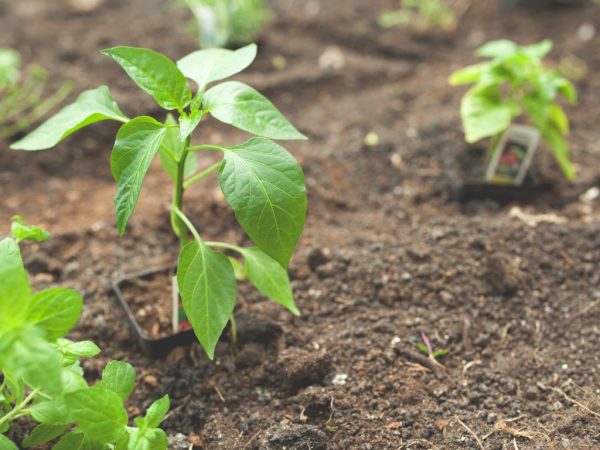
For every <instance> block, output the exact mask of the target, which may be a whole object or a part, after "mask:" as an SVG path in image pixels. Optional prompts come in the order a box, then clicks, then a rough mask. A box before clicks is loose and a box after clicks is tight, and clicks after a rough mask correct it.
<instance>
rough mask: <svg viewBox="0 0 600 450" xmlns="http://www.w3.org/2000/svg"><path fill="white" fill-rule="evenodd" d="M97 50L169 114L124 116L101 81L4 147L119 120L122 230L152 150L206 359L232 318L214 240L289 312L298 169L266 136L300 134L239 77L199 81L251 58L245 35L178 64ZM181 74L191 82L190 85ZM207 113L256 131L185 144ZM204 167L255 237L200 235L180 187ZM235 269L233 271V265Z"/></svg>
mask: <svg viewBox="0 0 600 450" xmlns="http://www.w3.org/2000/svg"><path fill="white" fill-rule="evenodd" d="M103 53H104V54H105V55H108V56H110V57H112V58H113V59H114V60H115V61H117V62H118V63H119V64H120V65H121V66H122V67H123V69H124V70H125V72H127V74H128V75H129V76H130V77H131V78H132V80H133V81H134V82H135V83H136V84H137V85H138V86H139V87H140V88H141V89H142V90H144V91H146V92H147V93H149V94H150V95H152V96H153V97H154V99H155V100H156V102H157V103H158V104H159V105H160V106H161V107H163V108H164V109H166V110H167V111H177V113H178V116H179V117H178V120H176V119H175V118H174V117H173V116H172V115H171V114H167V117H166V120H165V121H164V122H163V123H161V122H159V121H157V120H156V119H154V118H152V117H148V116H140V117H136V118H134V119H129V118H128V117H126V116H125V115H123V113H122V112H121V110H120V109H119V107H118V106H117V104H116V102H115V101H114V100H113V98H112V96H111V94H110V92H109V90H108V88H107V87H105V86H101V87H99V88H97V89H92V90H89V91H86V92H84V93H82V94H81V95H80V97H79V98H78V100H77V101H76V102H75V103H74V104H72V105H69V106H67V107H66V108H64V109H63V110H62V111H60V112H59V113H58V114H57V115H56V116H54V117H52V118H51V119H49V120H48V121H47V122H46V123H44V124H42V125H41V126H40V127H39V128H38V129H37V130H35V131H33V132H32V133H31V134H29V135H28V136H26V137H25V138H23V139H22V140H21V141H19V142H16V143H15V144H13V145H12V148H14V149H19V150H42V149H47V148H50V147H52V146H54V145H55V144H57V143H58V142H60V141H61V140H63V139H64V138H66V137H67V136H69V135H70V134H72V133H73V132H75V131H76V130H78V129H80V128H82V127H84V126H86V125H89V124H91V123H94V122H98V121H101V120H116V121H119V122H123V125H122V126H121V128H120V129H119V131H118V133H117V136H116V141H115V145H114V148H113V151H112V155H111V158H110V165H111V170H112V173H113V175H114V178H115V180H116V183H117V193H116V196H115V200H114V203H115V209H116V220H117V227H118V230H119V233H120V234H123V233H124V231H125V228H126V226H127V223H128V221H129V218H130V217H131V214H132V213H133V210H134V208H135V206H136V203H137V200H138V197H139V195H140V190H141V187H142V181H143V179H144V176H145V174H146V172H147V171H148V168H149V167H150V164H151V163H152V160H153V159H154V157H155V156H156V155H157V154H158V155H159V157H160V161H161V163H162V165H163V167H164V169H165V170H166V172H167V173H168V174H169V175H170V176H171V178H172V179H173V184H174V187H173V200H172V205H171V224H172V227H173V230H174V232H175V234H176V235H177V236H178V237H179V242H180V253H179V264H178V270H177V280H178V285H179V292H180V295H181V298H182V303H183V308H184V310H185V313H186V315H187V317H188V319H189V321H190V323H191V325H192V328H193V329H194V332H195V333H196V336H197V337H198V340H199V341H200V343H201V344H202V346H203V348H204V350H205V351H206V353H207V355H208V356H209V357H210V358H211V359H212V358H213V356H214V350H215V346H216V344H217V341H218V340H219V337H220V335H221V333H222V332H223V330H224V328H225V326H226V325H227V322H228V321H229V320H230V318H233V310H234V307H235V303H236V275H235V274H234V267H235V268H236V269H239V268H240V263H239V262H238V261H237V260H234V259H232V258H229V257H228V256H226V255H224V254H223V253H220V252H217V251H215V249H223V250H228V251H233V252H237V253H238V254H239V255H241V256H242V257H243V258H244V260H245V265H244V266H243V267H242V269H243V270H242V272H245V274H244V275H245V276H247V278H249V280H250V281H251V282H252V283H253V284H254V286H255V287H256V288H257V289H258V290H259V291H260V292H261V293H262V294H264V295H266V296H268V297H271V298H272V299H273V300H275V301H276V302H278V303H280V304H281V305H283V306H284V307H286V308H288V309H289V310H290V311H291V312H292V313H293V314H296V315H297V314H299V312H298V309H297V307H296V305H295V303H294V298H293V295H292V291H291V287H290V282H289V279H288V274H287V267H288V264H289V262H290V258H291V256H292V253H293V251H294V249H295V247H296V244H297V242H298V240H299V238H300V235H301V234H302V230H303V228H304V221H305V217H306V189H305V186H304V175H303V173H302V169H301V168H300V166H299V165H298V163H297V162H296V161H295V160H294V158H293V157H292V156H291V155H290V154H289V153H288V152H287V151H286V150H285V149H284V148H283V147H281V146H280V145H278V144H276V143H275V142H273V141H272V140H271V139H281V140H292V139H306V138H305V136H303V135H302V134H301V133H300V132H299V131H298V130H296V128H294V127H293V126H292V125H291V124H290V123H289V122H288V120H287V119H286V118H285V117H284V116H283V115H282V114H281V113H280V112H279V111H278V110H277V109H276V108H275V107H274V106H273V105H272V104H271V102H270V101H269V100H267V99H266V98H265V97H264V96H262V95H261V94H260V93H258V92H257V91H255V90H254V89H252V88H251V87H249V86H247V85H245V84H243V83H240V82H237V81H228V82H224V83H220V84H217V85H216V86H213V87H211V88H209V89H207V85H208V84H210V83H213V82H215V81H219V80H222V79H224V78H227V77H230V76H231V75H234V74H236V73H238V72H240V71H242V70H243V69H245V68H246V67H247V66H248V65H250V63H251V62H252V61H253V60H254V58H255V56H256V46H255V45H254V44H251V45H248V46H246V47H243V48H241V49H239V50H236V51H232V50H224V49H208V50H199V51H196V52H194V53H191V54H190V55H188V56H186V57H185V58H183V59H181V60H179V61H178V62H177V64H175V63H174V62H172V61H171V60H170V59H168V58H167V57H166V56H163V55H161V54H160V53H156V52H154V51H152V50H148V49H143V48H132V47H116V48H112V49H108V50H104V51H103ZM186 77H187V78H190V79H191V80H193V81H194V82H195V83H196V85H197V90H196V93H195V95H192V91H191V89H190V86H189V85H188V82H187V80H186ZM206 115H211V116H212V117H214V118H215V119H217V120H220V121H221V122H224V123H226V124H229V125H232V126H234V127H236V128H239V129H241V130H244V131H246V132H248V133H251V134H254V135H258V136H260V137H254V138H252V139H250V140H249V141H247V142H245V143H243V144H239V145H234V146H231V147H223V146H220V145H212V144H202V145H192V144H191V143H190V136H191V134H192V133H193V131H194V130H195V129H196V127H197V126H198V124H199V123H200V121H201V120H202V119H203V118H204V117H205V116H206ZM196 152H217V153H220V154H221V155H222V159H221V160H220V161H219V162H217V163H215V164H213V165H211V166H209V167H206V168H201V169H197V160H196V158H195V154H196ZM213 172H217V173H218V181H219V185H220V187H221V190H222V191H223V194H224V196H225V198H226V200H227V202H228V203H229V205H230V206H231V208H232V209H233V212H234V213H235V217H236V219H237V221H238V222H239V224H240V225H241V227H242V228H243V229H244V230H245V232H246V234H247V235H248V236H249V237H250V239H251V240H252V241H253V242H254V244H255V245H256V247H251V248H242V247H239V246H237V245H232V244H227V243H223V242H205V241H204V240H203V239H202V238H201V237H200V234H199V233H198V231H197V230H196V228H195V227H194V225H193V224H192V223H191V221H190V220H189V218H188V217H187V216H186V215H185V213H184V208H183V196H184V193H185V191H186V190H187V189H189V188H190V187H192V186H193V185H194V184H196V183H197V182H199V181H201V180H203V179H204V178H206V177H207V176H209V175H210V174H212V173H213ZM190 234H191V236H192V239H190ZM236 272H238V275H240V274H239V272H240V270H236ZM232 325H233V321H232ZM234 331H235V330H234Z"/></svg>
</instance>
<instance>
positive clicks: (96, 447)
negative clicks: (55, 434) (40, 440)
mask: <svg viewBox="0 0 600 450" xmlns="http://www.w3.org/2000/svg"><path fill="white" fill-rule="evenodd" d="M108 449H109V447H108V445H106V444H105V443H102V442H95V441H92V440H91V439H90V438H89V437H87V436H86V435H85V434H84V433H82V432H81V431H80V430H74V431H71V432H70V433H68V434H65V435H64V436H63V437H62V438H61V439H60V440H59V441H58V443H57V444H56V445H55V446H54V447H52V450H108Z"/></svg>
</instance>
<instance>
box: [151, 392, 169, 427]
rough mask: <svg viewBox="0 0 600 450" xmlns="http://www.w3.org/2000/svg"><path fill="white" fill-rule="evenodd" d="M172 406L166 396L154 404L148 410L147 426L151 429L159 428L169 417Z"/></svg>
mask: <svg viewBox="0 0 600 450" xmlns="http://www.w3.org/2000/svg"><path fill="white" fill-rule="evenodd" d="M170 404H171V401H170V400H169V396H168V395H165V396H164V397H161V398H159V399H158V400H156V401H155V402H154V403H152V404H151V405H150V407H149V408H148V409H147V410H146V416H145V419H146V426H148V427H149V428H156V427H158V426H159V425H160V423H161V422H162V421H163V419H164V418H165V416H166V415H167V412H168V411H169V406H170Z"/></svg>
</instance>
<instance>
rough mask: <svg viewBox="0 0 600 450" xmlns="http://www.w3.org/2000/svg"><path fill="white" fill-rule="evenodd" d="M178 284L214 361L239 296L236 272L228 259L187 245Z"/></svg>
mask: <svg viewBox="0 0 600 450" xmlns="http://www.w3.org/2000/svg"><path fill="white" fill-rule="evenodd" d="M177 282H178V284H179V292H180V294H181V299H182V302H183V308H184V310H185V313H186V315H187V317H188V319H189V320H190V323H191V325H192V328H193V329H194V333H195V334H196V337H198V340H199V341H200V344H201V345H202V347H203V348H204V351H205V352H206V354H207V355H208V357H209V358H210V359H213V357H214V352H215V347H216V345H217V342H218V341H219V337H220V336H221V333H222V332H223V330H224V329H225V326H226V325H227V322H228V321H229V318H230V317H231V314H232V313H233V309H234V308H235V301H236V296H237V293H236V291H237V287H236V281H235V275H234V273H233V268H232V267H231V263H230V262H229V259H228V258H227V256H225V255H223V254H221V253H218V252H215V251H214V250H212V249H211V248H209V247H208V246H206V245H205V244H204V243H203V242H198V241H193V242H190V243H189V244H187V245H186V246H185V247H183V249H182V250H181V253H180V254H179V265H178V268H177Z"/></svg>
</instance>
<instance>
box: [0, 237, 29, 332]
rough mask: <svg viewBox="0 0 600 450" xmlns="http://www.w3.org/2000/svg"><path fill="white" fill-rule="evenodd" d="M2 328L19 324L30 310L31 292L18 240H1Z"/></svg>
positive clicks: (0, 294) (0, 295)
mask: <svg viewBox="0 0 600 450" xmlns="http://www.w3.org/2000/svg"><path fill="white" fill-rule="evenodd" d="M0 280H2V282H0V330H2V329H6V328H9V327H11V328H12V327H13V326H18V325H20V324H21V323H23V321H24V320H25V317H26V316H27V313H28V311H29V302H30V292H31V288H30V286H29V281H28V280H27V273H26V272H25V268H24V267H23V259H22V258H21V251H20V250H19V246H18V245H17V243H16V241H15V240H14V239H11V238H6V239H3V240H1V241H0Z"/></svg>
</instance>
